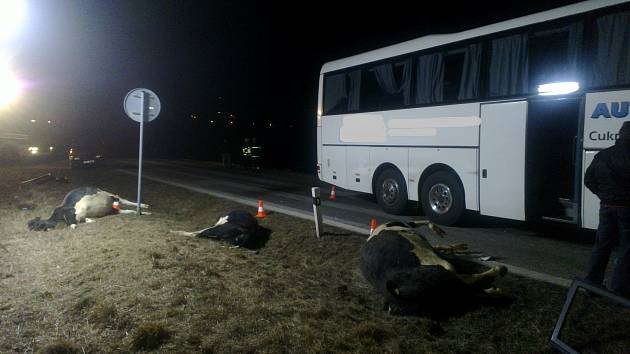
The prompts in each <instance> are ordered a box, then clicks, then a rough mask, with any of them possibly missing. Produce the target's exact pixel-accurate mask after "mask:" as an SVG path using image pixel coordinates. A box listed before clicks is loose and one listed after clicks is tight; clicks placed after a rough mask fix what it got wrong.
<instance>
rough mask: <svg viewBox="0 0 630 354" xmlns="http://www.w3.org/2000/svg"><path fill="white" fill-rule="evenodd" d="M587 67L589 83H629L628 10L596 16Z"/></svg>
mask: <svg viewBox="0 0 630 354" xmlns="http://www.w3.org/2000/svg"><path fill="white" fill-rule="evenodd" d="M595 26H596V33H597V34H596V36H595V41H596V44H595V48H594V55H593V59H592V60H593V62H592V68H591V83H592V84H591V86H592V87H609V86H619V85H628V84H630V59H628V56H629V55H630V12H621V13H617V14H611V15H607V16H602V17H599V18H597V19H596V20H595Z"/></svg>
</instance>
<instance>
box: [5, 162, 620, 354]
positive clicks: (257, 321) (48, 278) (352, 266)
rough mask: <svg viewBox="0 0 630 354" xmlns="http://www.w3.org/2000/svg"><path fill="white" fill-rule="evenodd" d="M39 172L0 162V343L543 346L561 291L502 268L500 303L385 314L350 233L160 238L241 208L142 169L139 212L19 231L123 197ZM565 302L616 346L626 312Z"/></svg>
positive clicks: (404, 349) (169, 348)
mask: <svg viewBox="0 0 630 354" xmlns="http://www.w3.org/2000/svg"><path fill="white" fill-rule="evenodd" d="M49 170H50V168H49V167H46V168H36V167H32V168H21V169H19V168H3V169H2V170H0V195H2V196H5V200H6V201H7V202H5V203H3V204H2V205H0V225H2V233H1V234H0V353H24V352H31V351H32V352H45V353H62V352H64V351H63V350H66V351H65V352H86V353H101V352H129V351H136V350H139V351H145V350H150V351H154V352H165V353H166V352H206V353H254V352H256V353H286V352H291V353H330V352H352V353H418V352H426V353H451V352H471V353H491V352H504V353H508V352H509V353H552V352H553V350H552V349H551V348H550V346H549V344H548V338H549V335H550V333H551V330H552V328H553V325H554V323H555V320H556V318H557V316H558V314H559V312H560V309H561V307H562V303H563V301H564V297H565V289H562V288H558V287H554V286H551V285H548V284H543V283H539V282H535V281H531V280H528V279H523V278H519V277H516V276H511V275H508V276H507V277H506V278H504V279H502V280H501V281H500V283H499V285H500V286H501V287H502V288H504V289H505V290H506V291H507V293H508V294H509V295H510V296H512V297H513V298H514V299H515V301H514V302H513V303H512V304H510V305H509V306H507V307H498V308H493V307H482V308H479V309H477V310H474V311H471V312H469V313H466V314H464V315H462V316H459V317H453V318H449V319H444V320H440V321H436V320H433V319H430V318H423V317H397V316H390V315H388V314H387V313H386V312H385V311H383V304H382V301H381V299H380V298H379V297H378V296H377V295H376V294H375V293H374V291H373V290H372V289H371V288H370V287H369V285H368V284H367V283H366V282H365V280H364V279H363V277H362V276H361V274H360V272H359V270H358V250H359V248H360V247H361V245H362V244H363V242H364V238H363V237H361V236H356V235H349V236H328V237H325V238H323V239H322V240H319V241H318V240H316V239H315V238H314V237H312V234H313V226H312V224H311V223H309V222H306V221H302V220H297V219H294V218H291V217H288V216H285V215H282V214H277V213H275V214H272V215H270V216H269V217H268V218H266V219H264V220H263V221H262V225H263V226H265V227H267V228H269V229H271V230H272V234H271V236H270V239H269V241H268V242H267V244H266V246H265V247H264V248H261V249H260V250H258V251H256V252H251V251H248V250H243V249H231V248H229V247H226V246H225V245H223V244H221V243H216V242H212V241H209V240H202V239H194V238H187V237H181V236H176V235H172V234H169V233H168V230H170V229H181V230H197V229H200V228H201V227H205V226H207V225H209V224H211V223H213V222H214V221H215V220H216V219H217V218H218V217H219V216H221V215H225V214H226V213H227V212H228V211H229V210H233V209H235V208H243V207H242V206H239V205H237V204H235V203H232V202H228V201H225V200H221V199H216V198H210V197H208V196H204V195H200V194H194V193H190V192H187V191H183V190H180V189H177V188H171V187H167V186H164V185H159V184H154V183H151V182H146V183H145V184H144V187H143V191H144V193H145V194H144V200H146V202H148V203H149V204H151V205H152V211H153V212H154V214H153V215H150V216H142V217H140V218H138V217H136V216H134V215H127V216H111V217H105V218H102V219H99V220H97V222H96V223H94V224H82V225H79V228H77V229H76V230H71V229H69V228H65V227H61V226H60V227H59V228H58V229H54V230H50V231H48V232H28V231H27V230H26V223H27V221H28V220H30V219H32V218H34V217H35V216H42V217H47V216H48V215H49V213H50V211H51V210H52V208H53V206H54V205H55V204H58V203H59V202H60V201H61V199H62V198H63V196H64V194H65V193H66V192H67V191H68V190H70V189H71V188H73V187H75V186H80V185H93V186H97V187H100V188H102V189H105V190H109V191H112V192H116V193H119V194H121V195H122V196H125V197H128V199H133V197H134V196H135V179H134V178H132V177H128V176H126V175H122V174H118V173H116V172H107V171H103V170H91V171H90V170H87V171H72V172H70V171H66V170H63V169H61V168H60V167H59V169H58V172H60V173H63V174H67V175H68V177H69V179H70V183H69V184H57V183H55V182H50V183H47V184H43V185H40V186H35V187H34V188H32V189H27V190H21V191H20V190H18V188H17V182H18V181H19V180H24V179H27V178H32V177H34V176H38V175H40V174H42V173H44V172H48V171H49ZM18 204H35V209H34V210H20V209H18V208H17V205H18ZM252 212H255V210H252ZM339 234H343V233H342V232H339ZM572 311H574V313H575V315H574V316H572V317H571V318H570V321H569V323H568V325H567V330H566V333H564V334H563V335H564V336H565V338H567V341H569V342H570V343H573V344H575V345H576V346H579V348H580V350H582V351H583V352H585V353H586V352H606V353H621V352H624V351H626V348H628V347H630V346H629V345H630V339H629V338H628V336H627V333H626V331H625V330H624V328H625V329H627V328H628V327H629V326H630V316H629V314H628V312H627V311H625V312H624V310H621V309H618V308H615V307H614V306H611V305H610V304H607V303H606V302H605V301H603V300H593V299H585V298H580V299H578V301H577V302H576V304H575V306H574V309H573V310H572ZM60 343H61V344H60ZM64 348H65V349H64Z"/></svg>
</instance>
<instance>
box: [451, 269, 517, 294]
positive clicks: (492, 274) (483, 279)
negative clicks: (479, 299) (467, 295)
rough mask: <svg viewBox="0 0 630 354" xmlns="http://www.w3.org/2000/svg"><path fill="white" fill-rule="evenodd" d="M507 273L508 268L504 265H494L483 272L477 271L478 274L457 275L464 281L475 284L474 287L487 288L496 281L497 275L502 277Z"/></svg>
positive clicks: (471, 284)
mask: <svg viewBox="0 0 630 354" xmlns="http://www.w3.org/2000/svg"><path fill="white" fill-rule="evenodd" d="M505 273H507V268H506V267H504V266H496V267H492V268H490V270H487V271H485V272H483V273H477V274H457V276H458V277H459V278H460V279H461V280H462V281H464V283H466V284H468V285H470V286H473V287H477V288H481V289H486V288H488V287H490V284H492V282H493V281H494V279H496V278H497V277H502V276H504V275H505Z"/></svg>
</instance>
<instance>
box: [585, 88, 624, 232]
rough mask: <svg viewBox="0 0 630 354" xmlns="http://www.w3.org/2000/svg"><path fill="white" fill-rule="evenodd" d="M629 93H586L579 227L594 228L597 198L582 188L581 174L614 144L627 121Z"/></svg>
mask: <svg viewBox="0 0 630 354" xmlns="http://www.w3.org/2000/svg"><path fill="white" fill-rule="evenodd" d="M628 102H630V90H622V91H607V92H594V93H588V94H586V104H585V108H584V115H585V116H584V136H583V141H584V153H583V155H582V156H583V161H582V162H583V163H582V227H585V228H589V229H597V225H598V223H599V198H597V196H596V195H594V194H593V193H591V191H590V190H589V189H588V188H586V186H584V173H586V169H587V168H588V166H590V165H591V161H593V158H594V157H595V155H596V154H597V152H598V151H599V150H602V149H605V148H607V147H610V146H612V145H614V144H615V141H616V139H617V135H618V133H619V129H620V128H621V125H622V124H623V122H626V121H628V120H630V112H629V111H628V105H629V103H628Z"/></svg>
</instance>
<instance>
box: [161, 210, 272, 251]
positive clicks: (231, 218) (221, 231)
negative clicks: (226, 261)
mask: <svg viewBox="0 0 630 354" xmlns="http://www.w3.org/2000/svg"><path fill="white" fill-rule="evenodd" d="M264 231H265V230H263V228H262V227H260V226H259V225H258V221H256V219H255V218H254V217H253V216H252V214H250V213H248V212H246V211H242V210H235V211H231V212H230V213H229V214H228V215H226V216H223V217H221V218H219V221H217V222H216V224H214V226H211V227H208V228H205V229H203V230H199V231H192V232H188V231H173V230H171V231H170V232H171V233H174V234H178V235H182V236H190V237H200V238H210V239H214V240H221V241H225V242H228V243H231V244H232V245H233V246H235V247H241V246H242V247H245V248H252V247H253V245H255V244H257V243H258V242H257V241H258V240H257V238H258V237H261V235H262V234H264Z"/></svg>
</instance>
